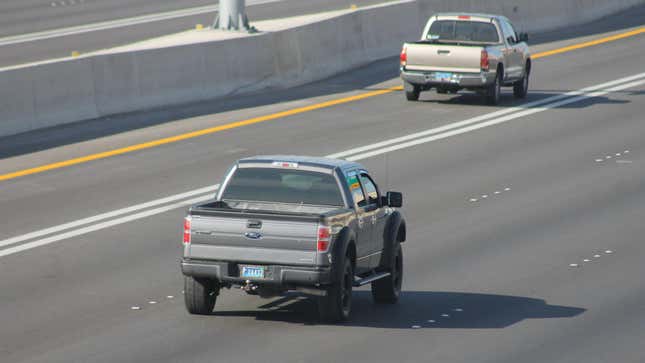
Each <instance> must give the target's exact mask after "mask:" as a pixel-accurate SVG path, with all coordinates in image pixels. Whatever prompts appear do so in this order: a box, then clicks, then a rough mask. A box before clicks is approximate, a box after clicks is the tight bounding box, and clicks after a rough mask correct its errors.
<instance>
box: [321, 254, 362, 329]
mask: <svg viewBox="0 0 645 363" xmlns="http://www.w3.org/2000/svg"><path fill="white" fill-rule="evenodd" d="M342 271H343V274H342V276H341V278H340V279H339V281H336V282H335V283H333V284H332V285H331V286H330V287H329V288H327V295H326V296H321V297H320V298H319V300H318V313H319V316H320V320H321V321H323V322H326V323H336V322H340V321H345V320H347V319H349V314H350V312H351V310H352V286H353V284H354V268H353V267H352V262H351V261H350V259H349V258H345V259H344V261H343V270H342Z"/></svg>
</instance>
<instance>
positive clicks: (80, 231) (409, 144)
mask: <svg viewBox="0 0 645 363" xmlns="http://www.w3.org/2000/svg"><path fill="white" fill-rule="evenodd" d="M644 76H645V73H641V74H639V75H635V76H630V77H625V78H622V79H619V80H616V81H612V82H607V83H603V84H601V85H598V86H592V87H588V88H585V89H581V90H580V91H574V92H569V94H578V96H577V97H569V98H565V99H563V100H561V101H556V102H552V103H549V104H545V105H543V106H542V107H536V108H530V109H524V108H520V109H523V110H524V111H521V112H517V113H514V114H511V115H507V116H505V117H501V118H496V119H492V120H489V121H488V122H483V123H479V124H475V125H471V126H469V127H463V128H460V129H456V130H452V131H449V132H445V133H441V134H438V135H434V136H431V137H426V138H421V139H416V140H413V141H410V142H406V143H401V144H398V145H394V146H390V147H386V148H382V149H379V150H373V151H370V152H367V153H363V154H355V155H353V156H351V157H348V158H347V160H350V161H358V160H363V159H367V158H369V157H372V156H376V155H381V154H384V153H388V152H392V151H396V150H401V149H405V148H409V147H412V146H416V145H419V144H424V143H428V142H431V141H435V140H440V139H444V138H448V137H450V136H455V135H459V134H463V133H466V132H470V131H474V130H478V129H481V128H484V127H488V126H493V125H497V124H500V123H504V122H508V121H510V120H514V119H516V118H520V117H523V116H528V115H532V114H535V113H539V112H542V111H546V110H550V109H553V108H557V107H559V106H563V105H567V104H570V103H575V102H578V101H582V100H585V99H589V98H593V97H598V96H602V95H605V94H608V93H611V92H615V91H620V90H623V89H627V88H631V87H634V86H638V85H641V84H644V83H645V80H639V81H634V82H630V83H626V84H621V85H619V86H616V87H613V88H609V89H605V90H601V91H596V92H592V93H587V94H585V92H586V91H585V90H587V91H588V90H597V89H599V88H604V87H607V86H608V85H613V84H616V83H622V82H625V81H629V80H632V79H637V78H640V77H644ZM498 112H499V111H498ZM493 114H495V112H493ZM460 123H461V122H460ZM460 123H455V124H460ZM447 126H449V125H447ZM433 130H434V129H433ZM428 131H430V130H428ZM418 134H419V133H417V134H415V135H418ZM399 139H400V138H399ZM377 144H383V142H381V143H377ZM373 145H376V144H373ZM370 146H371V145H366V146H364V147H363V148H365V147H369V148H368V149H372V147H370ZM334 155H336V154H332V155H329V156H326V157H333V156H334ZM217 188H219V184H217V185H212V186H208V187H203V188H199V189H196V190H193V191H188V192H185V193H181V194H176V195H174V196H169V197H166V198H161V199H157V200H154V201H150V202H147V203H142V204H138V205H135V206H131V207H127V208H123V209H119V210H116V211H112V212H107V213H103V214H99V215H96V216H93V217H88V218H84V219H81V220H78V221H74V222H70V223H66V224H63V225H59V226H55V227H50V228H46V229H43V230H39V231H35V232H31V233H28V234H25V235H21V236H16V237H12V238H9V239H5V240H3V241H0V246H6V245H9V244H14V243H17V242H21V241H24V240H27V239H31V238H35V237H40V236H43V235H46V234H50V233H54V232H58V231H61V230H65V229H69V228H74V227H77V226H80V225H83V224H88V223H92V222H95V221H99V220H103V219H107V218H111V217H114V216H118V215H122V214H126V213H130V212H133V211H136V210H140V209H144V208H147V207H150V206H156V205H159V204H164V203H167V202H170V201H175V200H178V199H182V198H185V197H189V196H193V195H196V194H199V193H201V192H210V193H209V194H210V195H211V196H209V197H207V196H201V197H198V198H194V199H190V200H186V201H182V202H178V203H175V204H171V205H167V206H164V207H160V208H156V209H152V210H149V211H144V212H140V213H137V214H133V215H129V216H125V217H121V218H118V219H114V220H110V221H107V222H103V223H99V224H96V225H92V226H88V227H84V228H81V229H76V230H73V231H70V232H66V233H62V234H59V235H55V236H51V237H48V238H45V239H41V240H37V241H33V242H29V243H25V244H22V245H19V246H15V247H10V248H7V249H4V250H0V257H3V256H7V255H10V254H13V253H17V252H20V251H24V250H27V249H31V248H35V247H38V246H42V245H46V244H50V243H53V242H57V241H60V240H62V239H66V238H70V237H75V236H79V235H82V234H86V233H90V232H94V231H97V230H100V229H104V228H108V227H111V226H114V225H117V224H122V223H126V222H130V221H133V220H136V219H140V218H145V217H148V216H151V215H155V214H159V213H163V212H166V211H170V210H172V209H175V208H179V207H182V206H187V205H191V204H194V203H198V202H201V201H204V200H208V199H211V198H212V193H213V192H215V190H216V189H217ZM9 241H10V242H9Z"/></svg>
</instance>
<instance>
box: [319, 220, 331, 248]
mask: <svg viewBox="0 0 645 363" xmlns="http://www.w3.org/2000/svg"><path fill="white" fill-rule="evenodd" d="M330 240H331V229H330V228H329V226H321V225H319V226H318V240H317V243H316V245H317V247H316V249H317V250H318V252H327V250H329V242H330Z"/></svg>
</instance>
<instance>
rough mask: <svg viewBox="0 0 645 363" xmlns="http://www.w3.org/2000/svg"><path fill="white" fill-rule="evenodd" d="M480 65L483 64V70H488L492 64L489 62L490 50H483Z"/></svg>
mask: <svg viewBox="0 0 645 363" xmlns="http://www.w3.org/2000/svg"><path fill="white" fill-rule="evenodd" d="M479 65H480V66H481V69H482V71H488V67H489V66H490V64H489V63H488V52H487V51H485V50H482V56H481V59H480V61H479Z"/></svg>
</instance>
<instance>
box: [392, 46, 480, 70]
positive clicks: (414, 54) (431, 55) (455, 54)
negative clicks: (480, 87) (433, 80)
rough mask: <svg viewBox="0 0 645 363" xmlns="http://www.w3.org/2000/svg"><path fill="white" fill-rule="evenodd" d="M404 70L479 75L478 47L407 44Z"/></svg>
mask: <svg viewBox="0 0 645 363" xmlns="http://www.w3.org/2000/svg"><path fill="white" fill-rule="evenodd" d="M406 47H407V57H408V59H407V65H406V67H405V69H406V70H411V71H446V72H455V73H479V72H480V71H481V68H480V66H481V63H480V61H481V51H482V49H483V47H480V46H462V45H448V44H446V45H443V44H428V43H408V44H407V45H406Z"/></svg>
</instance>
